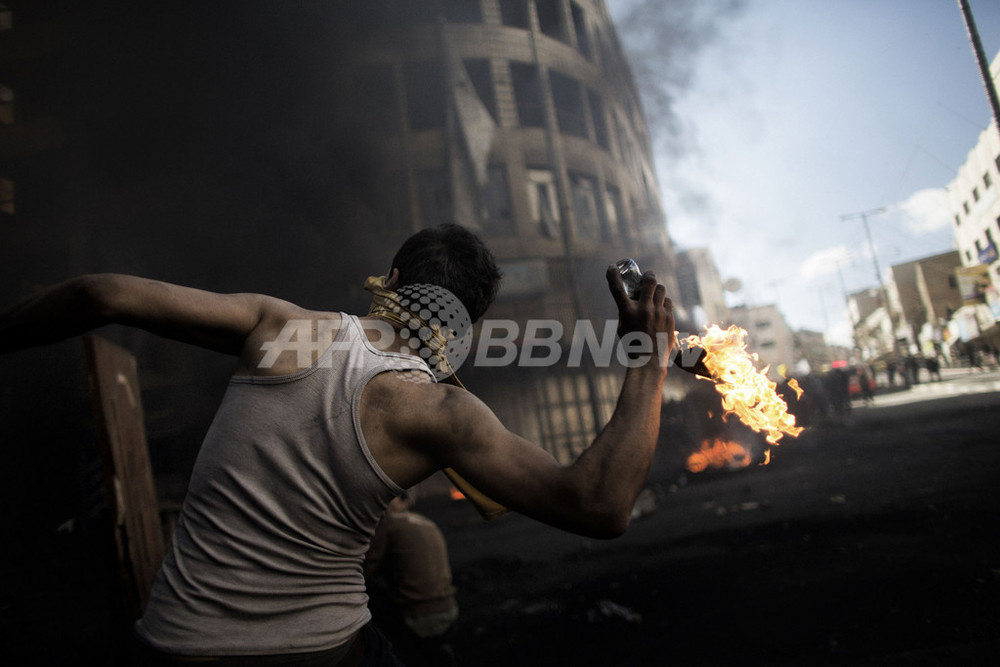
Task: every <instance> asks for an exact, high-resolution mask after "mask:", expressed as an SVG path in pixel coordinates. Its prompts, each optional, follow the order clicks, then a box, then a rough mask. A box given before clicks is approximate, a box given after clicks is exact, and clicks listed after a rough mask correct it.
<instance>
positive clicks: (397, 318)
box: [365, 276, 507, 520]
mask: <svg viewBox="0 0 1000 667" xmlns="http://www.w3.org/2000/svg"><path fill="white" fill-rule="evenodd" d="M385 281H386V277H385V276H369V277H368V279H367V280H365V289H366V290H367V291H369V292H371V294H372V303H371V306H369V308H368V315H369V316H370V317H378V318H381V319H384V320H387V321H388V322H391V323H392V324H396V325H398V326H401V327H404V328H403V329H401V331H408V330H412V331H416V332H418V334H419V338H418V339H419V341H420V343H421V344H420V345H419V346H418V349H417V350H416V351H417V353H418V354H419V355H420V356H421V357H422V358H423V359H424V361H426V362H427V364H428V365H429V366H430V368H431V371H432V372H433V373H434V376H435V378H438V377H440V378H442V379H441V381H442V382H445V383H447V384H451V385H454V386H456V387H460V388H462V389H465V385H463V384H462V382H461V381H460V380H459V379H458V377H457V376H456V375H455V370H454V369H453V368H452V367H451V364H450V363H449V361H448V356H447V354H446V350H447V346H448V340H449V338H454V335H455V333H454V331H452V330H450V329H448V333H447V334H446V333H444V331H442V327H441V326H440V325H439V324H431V323H428V322H427V320H426V318H424V317H422V316H421V314H420V312H419V311H414V309H413V308H412V307H410V306H408V305H404V304H403V303H402V299H400V295H399V294H398V293H396V292H394V291H392V290H389V289H386V287H385ZM432 357H433V361H431V358H432ZM444 474H445V475H446V476H447V477H448V479H449V480H450V481H451V483H452V484H454V485H455V488H457V489H458V490H459V491H461V492H462V495H464V496H465V497H466V499H468V501H469V502H471V503H472V505H473V506H474V507H475V508H476V510H478V511H479V514H480V516H482V517H483V518H484V519H486V520H492V519H496V518H497V517H499V516H503V515H504V514H506V513H507V508H506V507H504V506H503V505H501V504H500V503H498V502H496V501H495V500H493V499H491V498H489V497H488V496H486V494H484V493H483V492H482V491H480V490H479V489H477V488H476V487H474V486H472V484H470V483H469V482H468V481H467V480H466V479H465V478H464V477H462V476H461V475H459V474H458V473H457V472H455V471H454V470H452V469H451V468H445V469H444Z"/></svg>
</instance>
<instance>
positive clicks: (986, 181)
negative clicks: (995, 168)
mask: <svg viewBox="0 0 1000 667" xmlns="http://www.w3.org/2000/svg"><path fill="white" fill-rule="evenodd" d="M983 187H984V188H986V189H987V190H989V189H990V188H991V187H993V177H992V176H990V172H986V173H985V174H983Z"/></svg>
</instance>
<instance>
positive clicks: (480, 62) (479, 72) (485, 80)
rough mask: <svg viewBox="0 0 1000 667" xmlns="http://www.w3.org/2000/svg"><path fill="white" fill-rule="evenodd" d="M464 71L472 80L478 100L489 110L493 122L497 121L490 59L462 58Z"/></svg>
mask: <svg viewBox="0 0 1000 667" xmlns="http://www.w3.org/2000/svg"><path fill="white" fill-rule="evenodd" d="M462 64H463V65H465V71H466V72H467V73H468V75H469V80H470V81H472V87H473V88H475V89H476V95H477V96H478V97H479V100H480V101H481V102H482V103H483V106H485V107H486V110H487V111H489V112H490V116H492V117H493V122H494V123H495V122H497V97H496V95H494V94H493V77H492V75H491V73H490V61H489V60H486V59H483V58H475V59H470V60H463V61H462Z"/></svg>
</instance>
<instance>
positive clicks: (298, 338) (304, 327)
mask: <svg viewBox="0 0 1000 667" xmlns="http://www.w3.org/2000/svg"><path fill="white" fill-rule="evenodd" d="M341 326H343V317H342V315H341V314H340V313H336V312H328V311H318V310H309V309H306V308H302V307H301V306H297V305H296V304H294V303H291V302H289V301H283V300H281V299H276V298H270V297H269V298H267V299H266V300H265V301H264V303H263V304H262V307H261V314H260V320H259V321H258V323H257V326H256V327H254V330H253V332H252V333H251V334H250V335H249V336H248V337H247V339H246V343H245V346H244V349H243V354H242V355H241V363H240V370H241V371H242V372H243V374H247V375H284V374H287V373H294V372H296V371H299V370H302V368H303V367H308V366H309V365H311V364H312V363H315V361H316V360H317V358H318V357H319V355H320V354H322V352H323V350H324V349H325V348H326V346H327V345H329V344H330V343H332V342H333V340H334V338H336V336H337V333H338V332H339V330H340V327H341ZM302 341H308V342H310V343H313V344H314V345H312V349H310V350H309V355H308V359H303V358H302V355H301V353H300V352H299V350H300V349H302V347H303V346H302V345H300V343H301V342H302ZM283 343H284V345H283ZM285 348H287V349H285Z"/></svg>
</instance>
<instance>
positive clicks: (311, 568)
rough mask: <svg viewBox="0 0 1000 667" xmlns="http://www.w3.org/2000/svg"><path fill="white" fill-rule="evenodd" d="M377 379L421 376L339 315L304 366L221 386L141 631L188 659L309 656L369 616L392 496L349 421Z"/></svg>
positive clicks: (394, 491)
mask: <svg viewBox="0 0 1000 667" xmlns="http://www.w3.org/2000/svg"><path fill="white" fill-rule="evenodd" d="M305 321H308V320H304V322H305ZM278 370H279V371H282V370H290V369H287V368H283V367H279V368H278ZM387 371H400V372H407V373H412V372H414V371H416V372H420V373H421V374H422V375H423V376H424V377H425V378H428V379H429V373H428V372H427V370H426V366H425V365H424V364H423V361H422V360H420V359H419V358H415V357H413V356H411V355H403V354H399V353H391V352H379V351H377V350H376V349H375V348H374V347H372V345H371V344H370V343H369V342H368V340H367V338H366V337H365V334H364V332H363V331H362V328H361V325H360V323H359V321H358V319H357V318H355V317H349V316H344V317H342V318H341V319H340V322H339V327H338V328H337V329H336V334H335V336H334V338H333V341H332V343H331V344H329V345H328V347H327V349H326V350H325V351H324V352H323V353H322V354H321V356H319V358H318V359H317V360H316V362H315V363H313V364H312V365H310V366H308V367H306V368H304V369H301V370H296V371H295V372H292V373H281V374H277V375H275V374H270V373H269V374H267V375H245V376H239V375H238V376H235V377H234V378H233V379H232V380H231V382H230V386H229V388H228V390H227V392H226V395H225V397H224V399H223V402H222V405H221V406H220V409H219V412H218V414H217V415H216V418H215V420H214V422H213V424H212V427H211V428H210V430H209V432H208V434H207V436H206V438H205V442H204V444H203V445H202V449H201V451H200V453H199V457H198V460H197V463H196V465H195V469H194V471H193V474H192V479H191V483H190V486H189V489H188V496H187V499H186V501H185V506H184V509H183V512H182V517H181V521H180V523H179V525H178V528H177V531H176V533H175V537H174V542H173V545H172V548H171V551H170V552H169V554H168V556H167V558H166V560H165V562H164V565H163V568H162V570H161V572H160V574H159V576H158V577H157V581H156V584H155V585H154V589H153V592H152V597H151V600H150V604H149V606H148V608H147V612H146V614H145V616H144V618H143V620H142V621H140V623H139V625H138V631H139V634H140V636H142V637H143V638H144V639H145V640H146V641H147V642H148V643H150V644H152V645H153V646H155V647H158V648H162V649H168V648H169V650H171V651H175V652H177V651H180V652H183V653H188V654H191V655H241V654H245V655H254V654H267V653H274V652H294V651H314V650H315V651H318V650H323V649H327V648H331V647H334V646H339V645H341V644H343V643H344V642H345V641H347V640H348V639H349V638H350V636H351V635H353V633H355V632H356V631H357V630H358V629H359V628H360V627H361V626H363V625H364V624H365V623H366V622H367V621H368V620H369V618H370V614H369V613H368V610H367V608H366V602H367V596H366V595H365V587H364V579H363V576H362V564H363V559H364V554H365V551H366V550H367V548H368V544H369V541H370V539H371V535H372V533H373V532H374V529H375V526H376V525H377V524H378V521H379V518H380V517H381V515H382V513H383V512H384V510H385V507H386V505H387V504H388V503H389V501H390V500H391V499H392V498H394V497H395V496H397V495H399V494H400V493H402V491H403V489H401V488H400V487H399V486H398V485H397V484H396V483H395V482H394V481H393V480H392V479H390V478H389V477H388V476H387V475H386V474H385V473H384V472H383V471H382V470H381V468H380V467H379V465H378V463H377V462H376V460H375V458H374V457H373V456H372V454H371V452H370V451H369V449H368V446H367V444H366V441H365V438H364V435H363V434H362V433H361V432H360V431H359V430H358V429H357V424H358V416H359V414H360V411H361V397H362V394H363V391H364V389H365V386H366V385H367V383H368V381H369V380H370V379H371V378H373V377H375V376H377V375H379V374H381V373H385V372H387Z"/></svg>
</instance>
